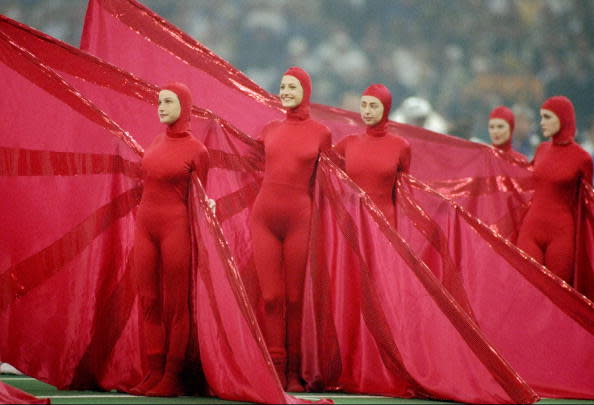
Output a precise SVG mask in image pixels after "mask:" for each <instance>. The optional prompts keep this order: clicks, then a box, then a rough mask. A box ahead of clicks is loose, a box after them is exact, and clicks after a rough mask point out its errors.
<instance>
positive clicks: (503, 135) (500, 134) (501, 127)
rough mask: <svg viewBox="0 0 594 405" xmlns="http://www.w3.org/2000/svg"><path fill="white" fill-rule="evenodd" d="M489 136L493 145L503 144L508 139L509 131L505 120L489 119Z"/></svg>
mask: <svg viewBox="0 0 594 405" xmlns="http://www.w3.org/2000/svg"><path fill="white" fill-rule="evenodd" d="M489 136H490V137H491V142H492V143H493V145H496V146H499V145H503V144H504V143H506V142H507V141H508V140H509V137H510V136H511V131H510V128H509V124H508V123H507V121H506V120H504V119H501V118H491V119H490V120H489Z"/></svg>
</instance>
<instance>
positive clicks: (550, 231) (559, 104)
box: [518, 96, 592, 284]
mask: <svg viewBox="0 0 594 405" xmlns="http://www.w3.org/2000/svg"><path fill="white" fill-rule="evenodd" d="M541 108H542V109H545V110H550V111H552V112H553V113H555V115H557V117H558V118H559V120H560V123H561V128H560V129H559V132H558V133H557V134H556V135H554V136H553V141H552V142H543V143H541V144H540V146H539V147H538V149H537V150H536V154H535V157H534V161H533V166H534V182H535V190H534V196H533V197H532V203H531V206H530V208H529V209H528V212H527V214H526V217H525V218H524V221H523V223H522V226H521V228H520V234H519V237H518V246H519V247H520V248H521V249H523V250H524V251H525V252H526V253H528V254H529V255H531V256H532V257H534V258H535V259H536V260H537V261H538V262H540V263H542V264H544V265H545V266H546V267H547V268H548V269H549V270H551V271H552V272H553V273H555V274H556V275H558V276H559V277H561V278H562V279H563V280H565V281H566V282H568V283H570V284H571V282H572V279H573V265H574V251H575V232H576V228H575V217H576V206H577V198H578V190H579V187H580V182H581V181H582V179H583V180H585V181H586V182H588V183H592V158H591V157H590V155H589V154H588V153H587V152H586V151H585V150H583V149H582V148H581V147H580V146H579V145H578V144H577V143H575V142H574V140H573V138H574V134H575V117H574V111H573V105H572V104H571V101H569V99H567V98H565V97H561V96H556V97H552V98H550V99H548V100H547V101H546V102H545V103H544V104H543V106H542V107H541Z"/></svg>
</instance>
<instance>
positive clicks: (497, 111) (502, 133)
mask: <svg viewBox="0 0 594 405" xmlns="http://www.w3.org/2000/svg"><path fill="white" fill-rule="evenodd" d="M514 126H515V117H514V113H513V112H512V110H510V109H509V108H507V107H505V106H502V105H501V106H499V107H495V108H494V109H493V110H492V111H491V114H489V124H488V129H489V137H491V143H492V144H493V146H494V147H495V148H497V149H499V150H500V151H502V152H503V153H505V154H507V155H509V156H511V157H512V158H513V159H514V160H519V161H522V162H526V161H528V159H526V156H524V155H522V154H521V153H520V152H517V151H515V150H514V149H513V148H512V137H513V133H514Z"/></svg>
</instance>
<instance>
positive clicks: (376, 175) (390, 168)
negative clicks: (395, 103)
mask: <svg viewBox="0 0 594 405" xmlns="http://www.w3.org/2000/svg"><path fill="white" fill-rule="evenodd" d="M391 106H392V94H391V93H390V90H388V88H387V87H386V86H384V85H382V84H372V85H371V86H369V87H368V88H367V89H366V90H365V91H364V92H363V94H362V96H361V105H360V107H361V118H362V119H363V122H365V125H367V130H366V132H365V133H364V134H360V135H351V136H348V137H346V138H344V139H343V140H342V141H340V142H339V143H338V144H337V145H336V147H335V151H336V153H337V154H338V155H339V156H341V157H342V158H343V159H344V166H343V167H344V169H345V171H346V172H347V174H348V175H349V176H350V177H351V178H352V179H353V180H354V181H355V183H357V184H358V185H359V186H360V187H361V188H362V189H363V190H364V191H365V192H366V193H367V194H369V196H370V197H371V199H372V200H373V202H374V203H375V204H376V205H377V206H378V207H379V208H380V209H381V210H382V212H383V213H384V215H385V216H386V219H387V220H388V222H389V223H390V225H392V226H393V227H396V210H395V202H396V181H397V179H398V175H399V173H400V172H408V170H409V168H410V159H411V149H410V145H409V143H408V141H406V140H405V139H404V138H402V137H400V136H398V135H394V134H390V133H388V129H387V122H388V116H389V114H390V108H391Z"/></svg>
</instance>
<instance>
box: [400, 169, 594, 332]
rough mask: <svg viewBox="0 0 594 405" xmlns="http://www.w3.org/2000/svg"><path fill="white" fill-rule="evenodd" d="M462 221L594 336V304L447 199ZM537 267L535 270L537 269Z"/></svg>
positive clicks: (423, 187) (426, 188) (422, 186)
mask: <svg viewBox="0 0 594 405" xmlns="http://www.w3.org/2000/svg"><path fill="white" fill-rule="evenodd" d="M407 177H408V179H409V181H410V184H411V185H412V186H413V187H417V188H419V189H421V190H423V191H425V192H427V193H433V194H435V193H436V191H434V190H432V189H431V188H430V187H429V186H427V185H425V184H423V183H422V182H421V181H419V180H417V179H415V178H414V177H412V176H407ZM442 198H444V197H442ZM447 201H448V202H449V204H451V205H452V206H453V207H454V208H455V209H456V211H457V212H458V213H459V214H460V215H461V216H462V218H463V219H464V220H465V221H466V222H467V223H468V224H469V225H470V226H471V227H472V228H474V229H475V230H476V232H477V233H478V234H479V235H480V236H481V237H482V238H483V239H485V240H487V241H489V243H490V245H491V246H492V248H493V249H494V250H495V251H496V252H497V253H498V254H499V255H500V256H501V257H503V258H504V259H505V260H506V261H507V262H508V263H509V264H511V265H512V266H513V267H514V268H515V269H516V270H517V271H519V272H520V274H522V276H523V277H524V278H525V279H526V280H527V281H529V282H530V283H531V284H533V285H534V286H535V287H536V288H538V289H539V290H540V291H541V292H542V293H543V294H544V295H546V296H547V297H548V298H549V299H550V300H551V301H553V302H554V303H555V305H557V306H558V307H559V308H560V309H561V310H562V311H563V312H565V313H566V314H567V315H568V316H570V317H571V318H572V319H574V320H575V321H576V322H578V323H579V324H580V325H581V326H582V327H583V328H584V329H586V330H587V331H588V332H589V333H591V334H593V335H594V303H593V302H592V301H590V300H588V299H587V298H585V297H584V296H583V295H581V294H579V293H578V292H577V291H576V290H575V289H573V288H572V287H571V286H569V285H568V284H567V283H565V282H564V281H563V280H561V279H559V278H558V277H557V276H555V275H554V274H553V273H551V272H550V271H549V270H548V269H547V268H546V267H544V266H542V265H541V264H539V263H538V262H536V261H535V260H534V259H533V258H532V257H530V256H528V255H526V254H525V253H524V252H522V251H521V250H520V249H519V248H518V247H516V246H515V245H514V244H513V243H511V242H510V241H508V240H507V239H504V238H502V237H501V236H500V235H498V234H497V233H496V232H495V231H493V230H492V229H491V228H489V227H488V226H486V225H485V224H484V223H483V222H481V221H480V220H479V219H477V218H475V217H474V216H472V215H471V214H469V213H468V212H467V211H466V210H465V209H464V208H462V207H461V206H460V205H459V204H457V203H456V202H454V201H452V200H447ZM536 267H537V268H538V270H537V271H535V270H536V269H535V268H536Z"/></svg>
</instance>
